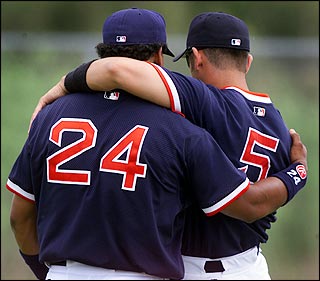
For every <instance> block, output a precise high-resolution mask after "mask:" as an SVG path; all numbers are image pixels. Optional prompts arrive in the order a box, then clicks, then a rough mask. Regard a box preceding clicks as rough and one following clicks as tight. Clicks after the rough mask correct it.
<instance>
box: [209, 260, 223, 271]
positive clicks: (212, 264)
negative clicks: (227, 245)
mask: <svg viewBox="0 0 320 281" xmlns="http://www.w3.org/2000/svg"><path fill="white" fill-rule="evenodd" d="M204 270H205V271H206V272H207V273H210V272H223V271H225V269H224V267H223V265H222V262H221V261H206V263H205V264H204Z"/></svg>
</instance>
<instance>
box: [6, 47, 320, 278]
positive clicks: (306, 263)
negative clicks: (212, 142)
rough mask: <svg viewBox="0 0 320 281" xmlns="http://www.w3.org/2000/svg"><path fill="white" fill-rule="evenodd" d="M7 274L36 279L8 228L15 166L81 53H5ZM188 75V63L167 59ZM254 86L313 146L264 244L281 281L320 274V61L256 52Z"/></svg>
mask: <svg viewBox="0 0 320 281" xmlns="http://www.w3.org/2000/svg"><path fill="white" fill-rule="evenodd" d="M1 56H2V59H1V82H2V83H1V186H2V190H1V246H2V247H1V260H2V262H1V279H2V280H15V279H18V280H19V279H20V280H21V279H23V280H30V279H35V278H34V276H33V275H32V273H30V271H29V269H28V268H27V267H26V266H25V265H24V263H23V262H22V260H21V258H20V257H19V253H18V249H17V246H16V244H15V241H14V239H13V235H12V233H11V230H10V227H9V210H10V202H11V194H10V192H8V191H7V190H6V188H5V183H6V180H7V176H8V174H9V171H10V169H11V167H12V165H13V162H14V161H15V159H16V157H17V156H18V154H19V152H20V150H21V148H22V146H23V144H24V141H25V140H26V137H27V130H28V126H29V120H30V117H31V113H32V112H33V109H34V107H35V105H36V104H37V102H38V99H39V98H40V96H41V95H42V94H44V93H45V92H46V91H47V90H48V89H49V88H50V87H51V86H53V85H54V84H55V83H56V82H57V81H58V80H59V79H60V77H61V76H62V75H63V74H65V73H66V72H68V71H69V70H71V69H73V68H74V67H76V66H77V65H79V64H80V63H81V62H82V56H81V54H73V55H69V54H68V55H66V54H59V53H44V54H39V53H35V54H30V53H9V52H2V54H1ZM167 66H168V67H169V68H171V69H173V68H174V69H175V70H180V71H182V72H184V73H188V72H187V69H186V68H185V62H181V64H176V65H173V64H172V63H168V65H167ZM248 81H249V87H250V88H251V90H252V91H258V92H267V93H269V94H270V95H271V98H272V100H273V102H274V103H275V105H276V106H277V107H278V108H279V109H280V111H281V112H282V116H283V118H284V119H285V121H286V123H287V125H288V127H290V128H291V127H293V128H295V129H296V130H297V131H298V132H299V133H300V135H301V138H302V140H303V142H304V143H305V144H306V146H307V148H308V165H309V179H308V183H307V186H306V187H305V189H304V190H302V191H301V192H300V194H299V195H298V196H297V197H296V198H295V199H294V200H293V201H292V202H291V203H290V204H288V205H287V206H286V207H284V208H281V209H280V210H279V211H278V221H277V223H275V224H274V225H273V227H272V229H271V230H269V231H268V233H269V237H270V239H269V242H268V243H267V244H266V245H263V246H262V249H263V253H264V255H265V256H266V258H267V261H268V264H269V268H270V274H271V276H272V278H273V279H275V280H279V279H281V280H319V61H318V59H307V60H305V59H304V60H302V59H301V60H299V59H292V60H281V59H276V60H267V59H262V58H256V59H255V60H254V63H253V66H252V69H251V70H250V72H249V75H248Z"/></svg>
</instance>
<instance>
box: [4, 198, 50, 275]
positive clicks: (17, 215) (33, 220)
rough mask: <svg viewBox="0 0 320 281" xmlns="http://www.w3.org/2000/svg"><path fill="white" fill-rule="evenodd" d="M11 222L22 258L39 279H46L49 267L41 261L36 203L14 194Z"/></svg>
mask: <svg viewBox="0 0 320 281" xmlns="http://www.w3.org/2000/svg"><path fill="white" fill-rule="evenodd" d="M10 224H11V229H12V231H13V234H14V237H15V239H16V241H17V244H18V247H19V252H20V254H21V256H22V258H23V259H24V260H25V262H26V264H27V265H28V266H29V267H30V269H31V270H32V271H33V273H34V274H35V275H36V276H37V277H38V278H39V279H45V277H46V274H47V272H48V268H47V267H46V265H44V264H42V263H40V262H39V242H38V235H37V212H36V205H35V203H34V202H31V201H28V200H25V199H23V198H21V197H20V196H18V195H14V196H13V199H12V203H11V210H10Z"/></svg>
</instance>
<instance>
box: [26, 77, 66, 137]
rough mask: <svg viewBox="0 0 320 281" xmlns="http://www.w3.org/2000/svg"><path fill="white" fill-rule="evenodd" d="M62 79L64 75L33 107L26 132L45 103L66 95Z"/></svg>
mask: <svg viewBox="0 0 320 281" xmlns="http://www.w3.org/2000/svg"><path fill="white" fill-rule="evenodd" d="M64 79H65V76H63V77H62V78H61V79H60V81H59V82H58V83H57V84H56V85H55V86H53V87H52V88H51V89H50V90H49V91H48V92H47V93H45V94H44V95H43V96H42V97H41V98H40V100H39V102H38V104H37V106H36V108H35V109H34V111H33V113H32V116H31V120H30V124H29V129H28V133H29V131H30V128H31V124H32V122H33V120H34V119H35V118H36V116H37V115H38V113H39V112H40V110H41V109H43V108H44V107H45V106H46V105H48V104H50V103H52V102H54V101H55V100H56V99H58V98H60V97H62V96H64V95H66V94H67V93H68V91H67V90H66V88H65V86H64Z"/></svg>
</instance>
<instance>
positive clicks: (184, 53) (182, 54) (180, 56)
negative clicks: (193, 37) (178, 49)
mask: <svg viewBox="0 0 320 281" xmlns="http://www.w3.org/2000/svg"><path fill="white" fill-rule="evenodd" d="M187 51H188V48H187V49H185V50H184V51H183V52H182V53H181V54H180V55H178V56H176V57H175V58H174V59H173V60H172V61H173V62H176V61H178V60H179V59H181V58H182V57H183V56H185V55H186V52H187Z"/></svg>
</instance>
